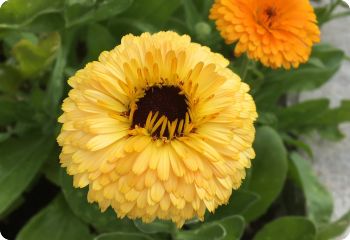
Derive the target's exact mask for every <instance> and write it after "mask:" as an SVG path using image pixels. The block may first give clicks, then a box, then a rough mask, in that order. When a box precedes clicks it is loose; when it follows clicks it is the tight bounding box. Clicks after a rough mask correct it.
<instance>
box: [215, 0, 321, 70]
mask: <svg viewBox="0 0 350 240" xmlns="http://www.w3.org/2000/svg"><path fill="white" fill-rule="evenodd" d="M209 18H210V19H213V20H215V21H216V26H217V28H218V30H219V31H220V33H221V36H222V37H223V38H224V39H225V41H226V43H227V44H231V43H234V42H237V45H236V48H235V51H234V52H235V55H236V56H240V55H241V54H242V53H244V52H246V53H247V55H248V57H249V58H251V59H254V60H259V61H261V63H262V64H264V65H265V66H268V67H272V68H279V67H282V66H283V67H284V68H286V69H290V67H291V66H293V67H294V68H297V67H298V66H299V64H300V63H305V62H306V61H307V60H308V59H309V56H310V53H311V48H312V45H313V44H314V43H317V42H319V41H320V30H319V28H318V26H317V20H316V16H315V13H314V10H313V8H312V6H311V5H310V3H309V1H308V0H288V1H286V0H216V1H215V3H214V5H213V6H212V9H211V10H210V16H209Z"/></svg>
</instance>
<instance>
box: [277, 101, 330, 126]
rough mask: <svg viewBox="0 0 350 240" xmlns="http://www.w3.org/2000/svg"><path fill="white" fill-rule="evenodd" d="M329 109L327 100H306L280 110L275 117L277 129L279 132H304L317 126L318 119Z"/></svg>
mask: <svg viewBox="0 0 350 240" xmlns="http://www.w3.org/2000/svg"><path fill="white" fill-rule="evenodd" d="M328 108H329V100H328V99H316V100H308V101H305V102H301V103H297V104H295V105H292V106H289V107H286V108H282V109H280V110H279V111H277V113H276V115H277V118H278V120H279V122H278V128H279V129H281V130H286V131H287V130H288V131H292V130H299V131H301V132H305V131H306V130H307V129H308V128H312V127H313V126H314V124H317V122H316V121H317V119H319V118H320V117H321V116H322V115H323V114H324V113H325V112H326V111H327V110H328Z"/></svg>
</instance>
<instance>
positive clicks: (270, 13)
mask: <svg viewBox="0 0 350 240" xmlns="http://www.w3.org/2000/svg"><path fill="white" fill-rule="evenodd" d="M264 15H265V16H264V22H265V24H266V25H265V26H268V27H272V24H273V21H274V18H275V17H276V15H277V12H276V9H275V8H274V7H267V8H266V9H265V10H264Z"/></svg>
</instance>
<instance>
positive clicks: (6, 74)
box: [0, 50, 22, 95]
mask: <svg viewBox="0 0 350 240" xmlns="http://www.w3.org/2000/svg"><path fill="white" fill-rule="evenodd" d="M0 51H1V50H0ZM21 80H22V78H21V74H19V73H18V71H17V70H16V69H15V68H14V67H12V66H7V65H3V64H0V92H1V93H3V94H6V95H11V94H14V93H15V92H16V91H17V89H18V87H19V84H20V82H21Z"/></svg>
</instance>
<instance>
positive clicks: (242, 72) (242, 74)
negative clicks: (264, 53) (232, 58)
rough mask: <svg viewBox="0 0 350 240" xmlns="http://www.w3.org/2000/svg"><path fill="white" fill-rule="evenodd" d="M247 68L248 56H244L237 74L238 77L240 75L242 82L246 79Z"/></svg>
mask: <svg viewBox="0 0 350 240" xmlns="http://www.w3.org/2000/svg"><path fill="white" fill-rule="evenodd" d="M248 66H249V58H248V56H246V55H244V56H243V62H242V66H241V69H240V72H239V75H240V77H241V79H242V81H244V80H245V78H246V77H247V73H248Z"/></svg>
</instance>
